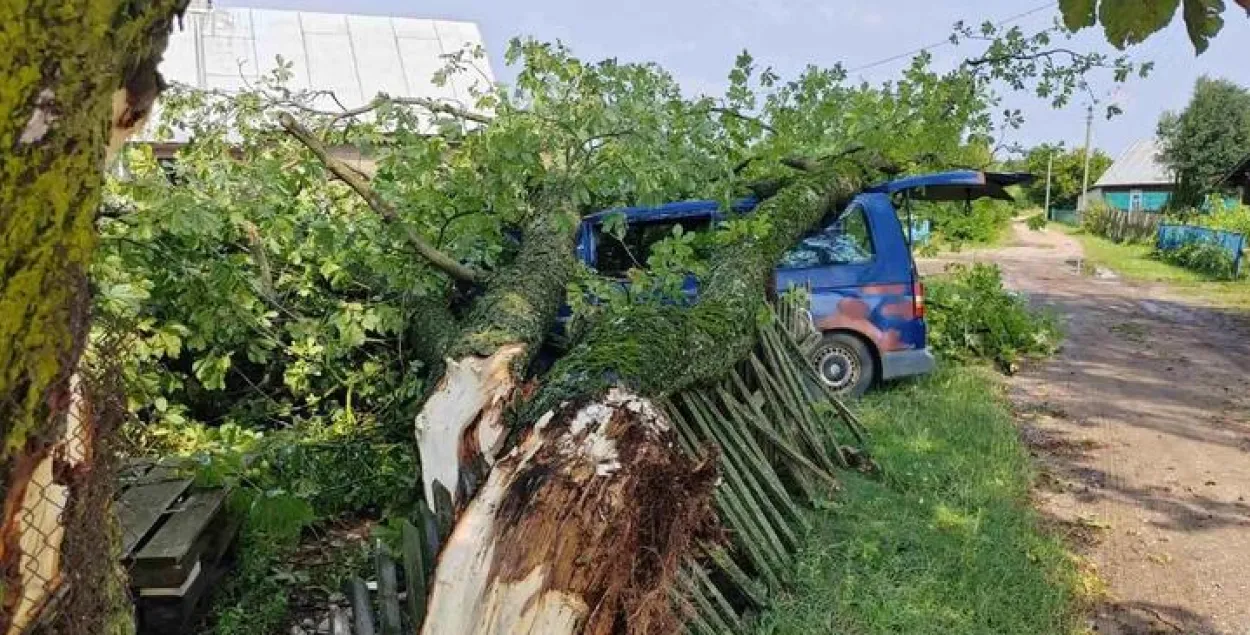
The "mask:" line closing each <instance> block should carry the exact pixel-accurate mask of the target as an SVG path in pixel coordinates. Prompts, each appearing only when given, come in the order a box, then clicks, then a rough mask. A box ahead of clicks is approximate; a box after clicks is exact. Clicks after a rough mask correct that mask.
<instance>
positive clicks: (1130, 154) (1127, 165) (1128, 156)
mask: <svg viewBox="0 0 1250 635" xmlns="http://www.w3.org/2000/svg"><path fill="white" fill-rule="evenodd" d="M1158 155H1159V147H1158V146H1157V145H1156V144H1155V141H1154V139H1142V140H1140V141H1137V142H1135V143H1133V145H1131V146H1129V147H1128V149H1127V150H1125V151H1124V152H1123V153H1121V154H1120V156H1119V157H1117V158H1116V160H1115V163H1112V164H1111V167H1110V168H1108V169H1107V172H1106V173H1105V174H1103V175H1102V178H1100V179H1098V182H1097V183H1094V185H1093V187H1117V186H1125V185H1171V184H1172V177H1171V175H1170V174H1168V170H1167V168H1164V167H1163V166H1162V165H1160V164H1159V161H1158Z"/></svg>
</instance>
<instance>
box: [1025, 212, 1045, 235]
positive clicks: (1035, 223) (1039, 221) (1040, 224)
mask: <svg viewBox="0 0 1250 635" xmlns="http://www.w3.org/2000/svg"><path fill="white" fill-rule="evenodd" d="M1046 222H1047V221H1046V214H1045V213H1042V214H1034V215H1033V216H1030V217H1029V218H1028V220H1026V221H1025V224H1026V225H1028V226H1029V229H1031V230H1033V231H1041V230H1043V229H1046Z"/></svg>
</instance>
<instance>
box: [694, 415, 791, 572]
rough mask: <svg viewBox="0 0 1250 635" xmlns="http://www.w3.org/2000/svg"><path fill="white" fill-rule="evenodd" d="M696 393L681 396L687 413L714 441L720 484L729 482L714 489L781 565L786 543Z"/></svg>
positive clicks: (729, 445)
mask: <svg viewBox="0 0 1250 635" xmlns="http://www.w3.org/2000/svg"><path fill="white" fill-rule="evenodd" d="M699 396H700V395H699V393H697V392H694V391H690V392H686V393H684V394H683V395H682V398H683V401H684V402H685V406H686V409H687V411H688V412H690V413H691V416H692V418H693V420H694V421H695V422H696V425H697V426H698V428H699V430H700V433H701V434H702V436H703V437H704V438H705V439H707V440H708V441H711V442H712V443H715V444H716V445H717V446H718V447H720V449H721V468H722V476H723V477H724V479H725V481H724V484H727V485H729V487H728V488H724V487H722V488H718V489H722V490H724V493H725V496H726V497H727V499H728V500H730V501H732V502H733V503H734V504H736V505H737V506H738V508H739V510H741V512H742V514H743V518H744V519H745V520H746V521H747V522H749V523H751V524H752V525H753V527H754V529H755V534H756V535H757V536H758V537H760V538H761V539H763V540H764V541H765V546H766V547H768V549H769V551H770V552H771V553H772V554H773V556H774V558H775V562H776V563H777V564H778V565H779V566H784V565H785V563H786V561H787V560H788V558H787V555H788V554H787V549H786V546H785V545H784V544H783V543H782V541H781V538H780V536H778V535H777V533H776V529H775V528H774V527H773V523H772V522H771V521H770V520H769V518H768V515H767V514H766V513H765V512H764V511H763V510H762V509H761V506H760V504H759V503H758V502H756V500H755V499H754V497H753V496H752V495H751V492H750V491H749V488H748V486H747V484H746V482H745V480H744V479H743V476H742V474H741V473H740V472H739V470H738V468H737V465H736V461H735V460H734V459H733V458H731V457H734V456H736V453H737V449H736V448H734V446H733V445H732V444H725V443H723V442H721V441H720V440H719V439H717V437H716V435H715V434H714V433H713V432H712V427H713V426H714V424H713V423H711V419H714V418H715V417H716V413H714V412H712V411H711V410H710V409H709V408H708V406H707V405H706V404H704V403H701V401H700V399H699Z"/></svg>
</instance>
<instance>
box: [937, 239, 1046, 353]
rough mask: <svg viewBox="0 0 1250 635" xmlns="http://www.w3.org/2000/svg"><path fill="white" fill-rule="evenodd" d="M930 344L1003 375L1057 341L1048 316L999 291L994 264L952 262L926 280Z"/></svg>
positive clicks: (999, 276)
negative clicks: (989, 365)
mask: <svg viewBox="0 0 1250 635" xmlns="http://www.w3.org/2000/svg"><path fill="white" fill-rule="evenodd" d="M926 291H927V292H926V296H925V302H926V305H927V306H928V307H929V313H928V324H929V346H930V347H931V348H932V349H933V350H934V351H935V352H936V353H937V354H938V355H942V356H945V357H947V358H950V359H955V360H966V361H971V360H987V361H991V362H994V363H996V364H998V365H999V366H1000V367H1001V368H1003V369H1004V370H1006V371H1008V372H1014V370H1015V368H1016V364H1017V363H1018V362H1019V361H1020V360H1021V358H1025V357H1042V356H1047V355H1051V354H1053V353H1054V352H1055V351H1056V350H1057V349H1058V347H1059V343H1060V340H1061V339H1062V336H1061V333H1060V330H1059V325H1058V323H1057V322H1056V320H1055V319H1054V317H1053V316H1050V315H1047V314H1044V313H1037V312H1035V311H1033V310H1031V309H1030V308H1029V306H1028V303H1027V302H1026V301H1025V300H1024V299H1023V298H1021V297H1019V296H1017V295H1014V294H1012V293H1010V292H1008V291H1006V290H1005V289H1004V288H1003V278H1002V271H1000V270H999V268H998V266H997V265H987V264H982V263H977V264H974V265H972V266H971V267H968V266H966V265H959V264H952V265H949V266H948V267H947V270H946V275H945V276H942V277H938V278H930V279H929V280H927V281H926Z"/></svg>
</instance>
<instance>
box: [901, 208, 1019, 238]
mask: <svg viewBox="0 0 1250 635" xmlns="http://www.w3.org/2000/svg"><path fill="white" fill-rule="evenodd" d="M912 206H913V210H914V213H915V216H916V218H918V219H929V220H930V221H931V222H932V223H933V234H934V241H935V242H937V241H940V242H943V243H947V244H949V245H950V246H951V247H953V248H954V249H956V250H957V249H959V248H961V247H962V246H963V245H965V244H971V245H988V244H991V243H993V242H995V241H996V240H998V239H999V237H1000V236H1002V234H1003V232H1005V231H1006V230H1007V226H1008V224H1009V223H1010V222H1011V218H1012V214H1013V213H1014V211H1013V209H1012V205H1011V204H1010V203H1007V202H1005V201H997V200H993V199H980V200H976V201H972V203H971V204H966V203H927V202H913V203H912Z"/></svg>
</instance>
